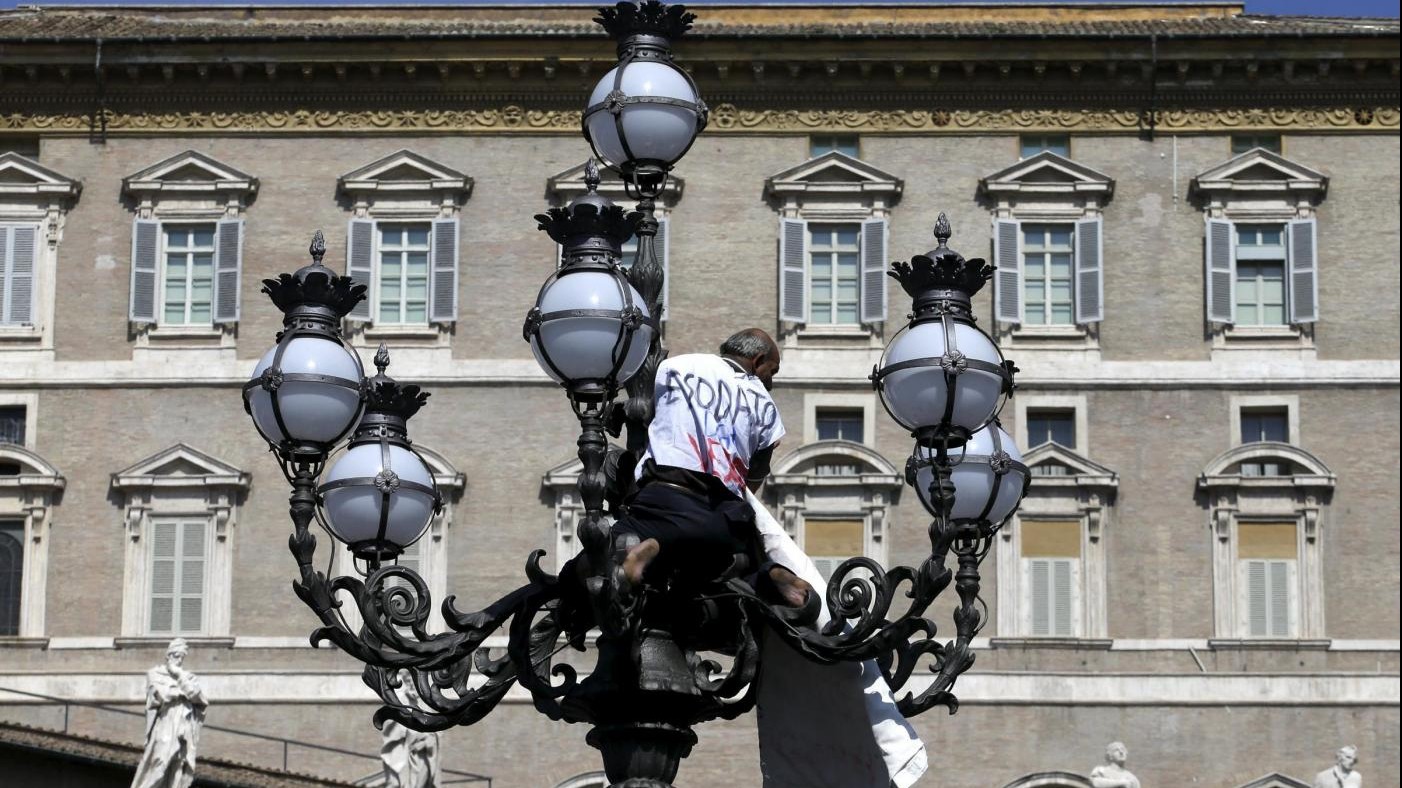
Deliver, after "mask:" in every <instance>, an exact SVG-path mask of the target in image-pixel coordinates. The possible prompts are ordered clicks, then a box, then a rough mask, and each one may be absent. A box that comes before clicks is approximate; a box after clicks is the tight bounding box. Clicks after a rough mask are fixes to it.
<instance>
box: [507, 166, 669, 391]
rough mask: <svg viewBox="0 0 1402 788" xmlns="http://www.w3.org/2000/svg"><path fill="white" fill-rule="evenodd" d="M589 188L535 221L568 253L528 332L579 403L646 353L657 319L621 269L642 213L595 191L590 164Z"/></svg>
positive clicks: (545, 364)
mask: <svg viewBox="0 0 1402 788" xmlns="http://www.w3.org/2000/svg"><path fill="white" fill-rule="evenodd" d="M586 172H587V175H586V179H585V181H586V183H587V184H588V187H589V191H588V192H587V193H586V194H584V195H583V196H581V197H579V198H578V199H576V200H574V201H573V202H571V203H570V204H569V205H568V206H567V207H565V208H552V209H550V211H549V212H548V213H544V214H540V215H539V216H537V217H536V219H537V220H538V221H539V222H540V225H539V226H540V229H542V230H545V231H546V232H548V233H549V234H550V237H551V238H553V239H554V240H555V242H556V243H558V244H560V245H561V246H562V247H563V250H564V253H563V257H562V262H561V265H560V268H559V269H558V270H557V271H555V273H553V274H551V275H550V277H549V278H548V279H546V280H545V284H544V285H543V286H542V287H541V288H540V294H539V295H538V296H537V298H536V303H535V306H534V307H533V308H532V309H531V311H530V312H529V314H527V316H526V322H525V326H524V327H523V329H522V336H523V338H524V339H525V340H526V341H527V342H529V343H530V345H531V351H532V352H533V353H534V354H535V358H536V361H537V362H539V363H540V366H541V368H542V369H543V370H545V373H546V374H547V375H549V376H550V377H551V378H552V379H553V380H555V381H556V382H557V383H559V384H560V385H562V386H564V387H565V388H566V389H567V390H568V391H569V392H570V396H571V398H572V399H574V400H576V401H583V400H590V401H598V400H601V399H609V398H611V397H612V395H613V394H614V393H615V392H617V391H618V389H619V388H620V387H621V386H622V385H623V384H624V383H626V382H627V381H628V379H629V378H631V377H632V376H633V375H634V374H635V373H636V372H637V371H638V369H639V368H640V367H641V366H642V364H643V361H644V360H645V359H646V358H647V354H648V350H649V348H650V346H651V345H652V340H653V338H654V337H655V336H656V335H657V320H656V318H655V317H654V316H653V315H652V313H651V311H650V310H649V309H648V306H647V304H646V303H645V302H644V301H643V298H642V296H641V295H640V294H639V293H638V291H637V290H636V289H634V288H633V286H632V285H631V284H629V282H628V278H627V276H626V274H625V273H624V271H623V269H622V268H620V267H619V260H620V257H621V249H622V244H623V242H624V241H625V240H626V239H627V238H628V237H629V236H630V235H632V233H633V232H634V231H635V229H636V227H637V223H638V222H639V221H640V219H641V215H640V214H638V213H629V214H625V213H624V212H623V209H622V208H620V207H619V206H617V205H614V204H613V203H612V202H611V201H610V200H609V199H608V198H606V197H603V196H601V195H599V194H598V193H597V192H596V189H597V186H598V170H597V168H595V167H594V165H593V162H592V161H591V162H590V163H589V165H588V166H587V167H586Z"/></svg>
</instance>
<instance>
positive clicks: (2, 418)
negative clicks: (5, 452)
mask: <svg viewBox="0 0 1402 788" xmlns="http://www.w3.org/2000/svg"><path fill="white" fill-rule="evenodd" d="M25 416H26V414H25V410H24V406H23V405H3V406H0V443H13V444H15V445H17V446H23V445H24V437H25V436H24V420H25Z"/></svg>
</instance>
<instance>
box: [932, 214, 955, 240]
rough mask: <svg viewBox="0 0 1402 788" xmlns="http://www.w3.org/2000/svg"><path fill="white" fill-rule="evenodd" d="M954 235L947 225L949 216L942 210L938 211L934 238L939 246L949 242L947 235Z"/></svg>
mask: <svg viewBox="0 0 1402 788" xmlns="http://www.w3.org/2000/svg"><path fill="white" fill-rule="evenodd" d="M952 235H954V230H953V229H951V228H950V226H949V217H948V216H947V215H945V212H944V211H940V215H939V218H938V219H936V220H935V240H936V241H938V242H939V245H940V246H945V245H946V244H948V243H949V237H950V236H952Z"/></svg>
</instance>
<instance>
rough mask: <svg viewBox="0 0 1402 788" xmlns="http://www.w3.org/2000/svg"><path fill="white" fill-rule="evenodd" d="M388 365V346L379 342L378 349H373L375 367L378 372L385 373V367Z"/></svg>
mask: <svg viewBox="0 0 1402 788" xmlns="http://www.w3.org/2000/svg"><path fill="white" fill-rule="evenodd" d="M388 366H389V346H388V345H386V344H385V343H383V342H381V343H380V349H379V350H376V351H375V369H377V370H379V371H380V374H381V375H383V374H385V367H388Z"/></svg>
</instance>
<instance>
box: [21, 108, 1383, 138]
mask: <svg viewBox="0 0 1402 788" xmlns="http://www.w3.org/2000/svg"><path fill="white" fill-rule="evenodd" d="M580 116H581V112H580V111H579V110H573V109H570V110H556V109H528V108H525V107H522V106H520V105H516V104H507V105H504V106H501V107H492V108H482V109H402V110H394V109H338V110H305V109H304V110H263V111H245V112H198V111H195V112H122V111H114V110H106V111H104V112H103V113H102V117H100V118H97V119H96V120H97V121H98V122H99V124H100V125H103V126H104V127H105V128H106V131H107V133H108V134H132V133H136V134H151V133H173V134H185V133H201V132H217V133H230V132H232V133H261V134H267V133H321V132H334V133H356V132H368V131H375V132H379V131H395V132H405V133H415V132H417V133H469V134H470V133H512V134H518V133H522V132H542V133H555V134H560V133H570V134H573V133H577V132H578V130H579V127H580ZM1400 119H1402V109H1399V108H1398V107H1332V108H1323V109H1319V108H1291V107H1272V108H1256V109H1240V108H1232V109H1164V110H1156V111H1154V112H1153V113H1149V112H1147V111H1144V112H1141V111H1138V110H1131V109H1119V110H1115V109H1080V110H1077V109H951V110H942V109H917V110H865V109H811V110H794V109H742V108H739V107H737V106H735V105H734V104H719V105H717V106H715V107H714V108H713V109H712V110H711V120H710V125H709V126H708V127H707V132H708V133H712V134H734V133H741V134H782V133H810V132H858V133H861V134H940V133H951V134H966V133H968V132H971V131H974V132H1029V131H1030V132H1035V131H1076V132H1104V133H1114V132H1127V133H1128V132H1135V133H1137V132H1139V131H1142V130H1144V129H1147V128H1150V127H1152V128H1154V129H1157V130H1158V131H1160V132H1211V131H1233V130H1240V129H1282V130H1288V131H1374V130H1395V129H1397V128H1398V126H1399V120H1400ZM104 121H105V122H104ZM93 122H94V116H93V115H90V114H88V113H43V112H38V113H25V112H11V113H7V114H4V115H0V133H3V132H23V133H59V134H65V133H66V134H87V133H88V132H89V129H90V127H91V126H92V124H93Z"/></svg>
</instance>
